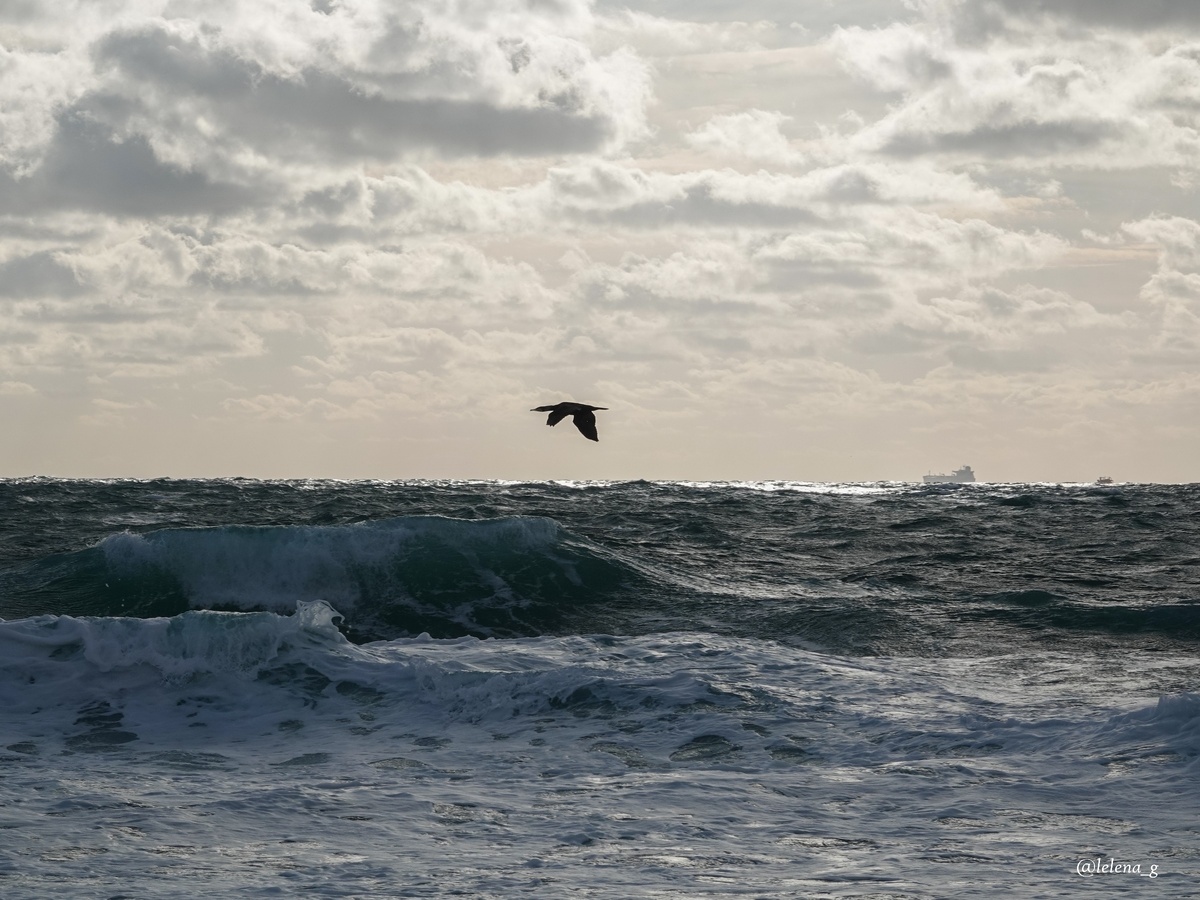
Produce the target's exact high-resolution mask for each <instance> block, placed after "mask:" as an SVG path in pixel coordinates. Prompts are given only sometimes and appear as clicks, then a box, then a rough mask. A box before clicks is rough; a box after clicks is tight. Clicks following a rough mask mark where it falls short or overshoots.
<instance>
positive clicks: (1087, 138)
mask: <svg viewBox="0 0 1200 900" xmlns="http://www.w3.org/2000/svg"><path fill="white" fill-rule="evenodd" d="M1118 136H1119V129H1118V128H1117V127H1116V126H1115V125H1113V124H1111V123H1108V122H1095V121H1086V120H1082V121H1074V122H1016V123H1013V124H1008V125H979V126H977V127H975V128H972V129H970V130H969V131H949V132H945V133H941V134H931V133H919V132H911V131H909V132H904V131H902V132H900V133H899V134H896V135H895V136H894V137H892V138H891V140H889V141H888V142H887V144H886V145H885V146H884V150H885V152H887V153H889V154H891V155H892V156H900V157H910V156H919V155H921V154H924V153H930V152H939V151H940V152H948V153H957V152H966V153H973V154H982V155H984V156H994V157H1012V156H1053V155H1056V154H1060V153H1064V152H1072V151H1079V150H1087V149H1090V148H1093V147H1096V146H1098V145H1099V144H1100V143H1102V142H1103V141H1104V140H1106V139H1109V138H1114V137H1118Z"/></svg>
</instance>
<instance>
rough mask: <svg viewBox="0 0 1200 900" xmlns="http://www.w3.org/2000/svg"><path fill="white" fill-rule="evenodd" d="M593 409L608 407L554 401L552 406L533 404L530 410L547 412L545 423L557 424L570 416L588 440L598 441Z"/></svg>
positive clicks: (605, 407)
mask: <svg viewBox="0 0 1200 900" xmlns="http://www.w3.org/2000/svg"><path fill="white" fill-rule="evenodd" d="M595 409H608V407H607V406H588V405H587V404H586V403H571V402H570V401H566V402H564V403H555V404H554V405H553V406H535V407H534V408H533V409H531V410H530V412H548V413H550V415H548V416H547V417H546V424H547V425H557V424H558V423H559V422H561V421H562V420H563V419H565V418H566V417H567V416H570V417H571V419H572V421H574V422H575V427H576V428H578V429H579V433H580V434H582V435H583V436H584V437H585V438H587V439H588V440H589V441H599V440H600V437H599V435H597V434H596V416H595V414H594V413H593V412H592V410H595Z"/></svg>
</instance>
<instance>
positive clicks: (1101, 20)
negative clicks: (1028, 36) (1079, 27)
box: [993, 0, 1200, 31]
mask: <svg viewBox="0 0 1200 900" xmlns="http://www.w3.org/2000/svg"><path fill="white" fill-rule="evenodd" d="M993 3H995V4H996V5H997V6H999V7H1001V8H1003V9H1005V10H1007V11H1009V12H1011V13H1015V14H1017V15H1020V16H1030V15H1045V16H1050V17H1053V18H1059V19H1070V20H1073V21H1076V22H1080V23H1083V24H1092V25H1112V26H1116V27H1118V28H1127V29H1130V30H1132V31H1145V30H1147V29H1154V28H1163V27H1167V28H1179V27H1182V28H1196V29H1200V3H1196V2H1195V0H1136V2H1131V0H993Z"/></svg>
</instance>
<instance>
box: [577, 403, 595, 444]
mask: <svg viewBox="0 0 1200 900" xmlns="http://www.w3.org/2000/svg"><path fill="white" fill-rule="evenodd" d="M571 418H572V419H574V420H575V427H576V428H578V429H579V433H580V434H582V435H583V436H584V437H585V438H587V439H588V440H589V441H598V440H600V436H599V435H597V434H596V416H595V414H594V413H593V412H592V411H591V410H590V409H583V410H580V411H579V412H577V413H575V415H573V416H572V417H571Z"/></svg>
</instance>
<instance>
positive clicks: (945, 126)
mask: <svg viewBox="0 0 1200 900" xmlns="http://www.w3.org/2000/svg"><path fill="white" fill-rule="evenodd" d="M1012 5H1013V7H1014V9H1013V12H1014V13H1019V12H1022V11H1024V10H1021V9H1019V8H1018V7H1021V6H1023V5H1024V4H1017V3H1014V4H1012ZM1031 5H1032V4H1031ZM1097 5H1099V4H1097ZM924 6H926V7H929V8H930V9H931V11H933V12H936V14H931V15H930V16H929V17H928V18H926V19H925V20H923V21H920V22H916V23H905V24H895V25H891V26H889V27H886V28H880V29H862V28H848V29H843V30H840V31H838V32H837V33H836V34H835V35H834V36H833V38H832V45H833V47H834V48H835V50H836V51H837V52H838V54H839V56H840V58H841V59H842V61H843V63H844V64H845V65H847V66H848V67H850V68H851V69H852V70H853V71H854V72H855V73H857V74H858V75H859V76H860V77H862V78H864V79H866V80H868V81H869V82H871V83H872V84H874V85H876V86H877V87H878V88H879V89H881V90H885V91H890V92H895V93H897V94H900V95H902V100H901V102H899V103H898V104H897V105H896V107H895V108H894V109H893V110H892V111H891V112H890V113H889V114H888V115H886V116H884V117H882V118H881V119H880V120H879V121H877V122H875V123H872V124H871V125H869V126H868V127H867V128H865V129H863V131H862V132H860V133H859V135H858V136H857V139H858V142H859V145H860V146H861V147H862V148H864V149H869V150H873V151H876V152H881V153H885V154H889V155H892V156H896V157H918V156H934V155H936V156H940V157H943V158H946V159H950V160H958V161H973V160H995V161H998V162H1003V163H1006V164H1009V165H1017V166H1023V167H1027V168H1032V167H1045V166H1061V167H1066V168H1091V169H1120V168H1143V167H1146V166H1176V167H1179V166H1182V167H1189V168H1194V167H1195V166H1197V165H1198V164H1200V118H1198V117H1197V115H1196V113H1197V111H1198V109H1197V107H1196V105H1195V103H1194V94H1193V92H1191V91H1189V90H1188V86H1189V85H1196V84H1197V83H1200V54H1198V53H1197V47H1200V44H1197V43H1196V42H1195V40H1194V38H1189V37H1179V38H1177V39H1176V40H1174V41H1170V42H1167V43H1165V44H1159V45H1156V46H1155V45H1146V44H1144V43H1143V42H1142V41H1141V39H1140V38H1139V37H1137V36H1131V35H1127V34H1120V33H1114V32H1111V31H1105V30H1104V29H1103V28H1102V27H1099V26H1103V25H1105V24H1107V22H1106V21H1105V19H1104V17H1097V18H1096V21H1097V25H1098V27H1097V28H1096V29H1094V30H1087V31H1082V32H1080V31H1078V30H1076V31H1063V32H1057V31H1051V32H1050V33H1049V34H1045V35H1040V36H1039V35H1037V34H1036V33H1034V34H1030V33H1028V32H1025V31H1015V30H1000V31H996V32H993V33H990V34H988V35H987V36H986V37H980V36H978V35H976V34H974V33H972V32H970V31H969V30H964V25H965V23H966V22H967V21H968V20H969V19H970V17H971V15H972V13H973V12H974V11H976V10H975V8H974V7H973V6H972V5H970V4H959V3H956V2H954V3H952V2H930V3H926V4H924ZM1036 6H1037V7H1038V8H1039V11H1040V10H1041V9H1042V8H1043V5H1042V4H1036ZM1026 24H1028V23H1027V22H1026Z"/></svg>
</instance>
